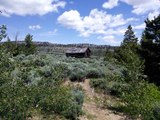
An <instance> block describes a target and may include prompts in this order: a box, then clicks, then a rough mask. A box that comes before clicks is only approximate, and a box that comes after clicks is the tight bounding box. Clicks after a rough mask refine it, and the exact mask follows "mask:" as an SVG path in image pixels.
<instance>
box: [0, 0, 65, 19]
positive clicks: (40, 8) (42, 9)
mask: <svg viewBox="0 0 160 120" xmlns="http://www.w3.org/2000/svg"><path fill="white" fill-rule="evenodd" d="M65 5H66V2H64V1H60V0H12V1H11V0H0V10H2V11H4V12H3V13H2V15H4V16H11V15H12V14H15V15H20V16H25V15H45V14H47V13H49V12H57V11H58V9H59V8H64V7H65Z"/></svg>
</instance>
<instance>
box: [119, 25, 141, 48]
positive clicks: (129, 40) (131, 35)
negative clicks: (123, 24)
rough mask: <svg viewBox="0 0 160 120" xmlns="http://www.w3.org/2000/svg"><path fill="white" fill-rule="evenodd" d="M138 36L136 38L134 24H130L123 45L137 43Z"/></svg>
mask: <svg viewBox="0 0 160 120" xmlns="http://www.w3.org/2000/svg"><path fill="white" fill-rule="evenodd" d="M137 41H138V38H136V36H135V34H134V31H133V30H132V26H131V25H129V26H128V28H127V30H126V32H125V34H124V40H123V43H122V45H129V44H130V45H137Z"/></svg>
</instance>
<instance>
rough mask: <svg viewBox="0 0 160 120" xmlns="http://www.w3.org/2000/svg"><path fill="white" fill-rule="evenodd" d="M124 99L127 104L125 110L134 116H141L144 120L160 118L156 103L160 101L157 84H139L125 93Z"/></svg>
mask: <svg viewBox="0 0 160 120" xmlns="http://www.w3.org/2000/svg"><path fill="white" fill-rule="evenodd" d="M123 100H124V101H125V103H126V105H125V106H124V109H123V110H124V111H125V112H127V113H129V115H131V116H133V117H139V115H140V116H141V118H142V119H144V120H152V119H155V120H158V114H159V113H158V114H156V113H157V112H158V108H157V107H156V103H159V101H160V91H159V90H158V88H157V87H156V86H155V85H152V84H148V83H144V84H139V85H136V86H134V87H130V89H129V90H128V91H127V92H125V93H124V95H123Z"/></svg>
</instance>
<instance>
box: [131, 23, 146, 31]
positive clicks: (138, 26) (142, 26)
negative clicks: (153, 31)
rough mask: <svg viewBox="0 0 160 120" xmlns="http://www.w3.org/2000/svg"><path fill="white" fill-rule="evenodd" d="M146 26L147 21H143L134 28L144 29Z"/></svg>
mask: <svg viewBox="0 0 160 120" xmlns="http://www.w3.org/2000/svg"><path fill="white" fill-rule="evenodd" d="M145 27H146V24H145V23H142V24H140V25H137V26H133V29H135V30H142V29H144V28H145Z"/></svg>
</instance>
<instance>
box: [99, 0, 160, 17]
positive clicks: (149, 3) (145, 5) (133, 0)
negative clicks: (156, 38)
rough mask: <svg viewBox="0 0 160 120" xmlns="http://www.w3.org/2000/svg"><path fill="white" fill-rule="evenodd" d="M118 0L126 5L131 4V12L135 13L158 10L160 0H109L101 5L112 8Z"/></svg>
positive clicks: (116, 4) (140, 13)
mask: <svg viewBox="0 0 160 120" xmlns="http://www.w3.org/2000/svg"><path fill="white" fill-rule="evenodd" d="M119 2H124V3H126V4H128V5H131V6H132V7H133V10H132V13H135V14H137V15H142V14H148V13H149V12H153V13H155V11H157V12H158V11H160V0H109V1H108V2H105V3H104V4H103V5H102V6H103V8H106V9H112V8H114V7H116V6H118V3H119ZM150 16H151V15H150Z"/></svg>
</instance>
